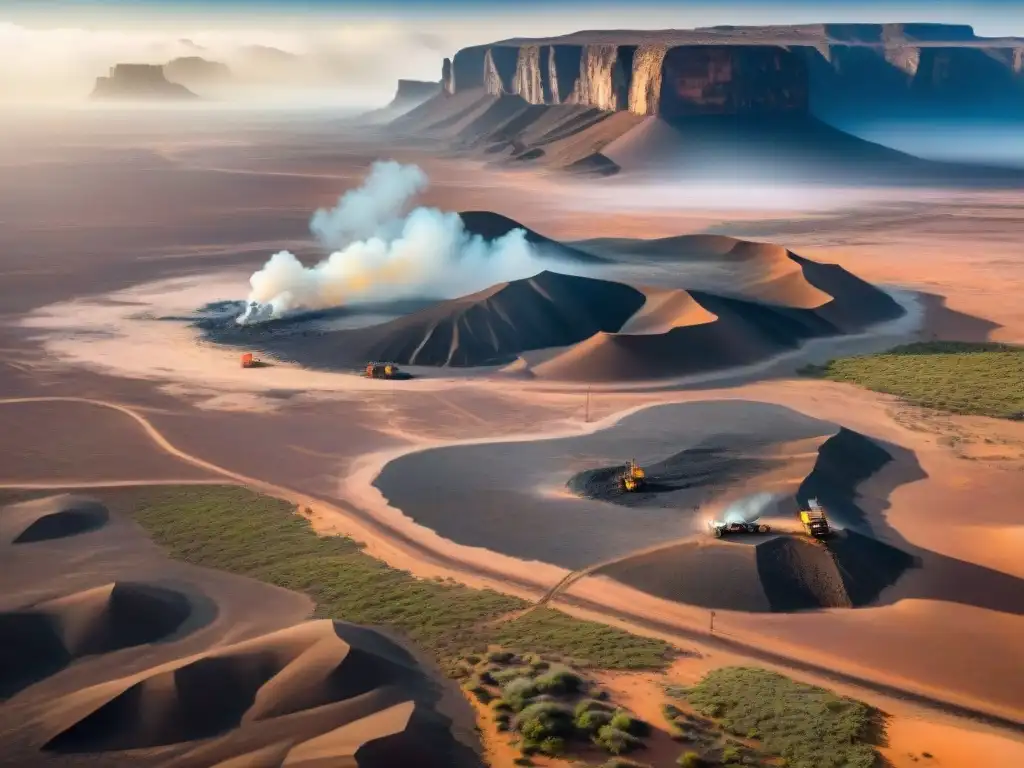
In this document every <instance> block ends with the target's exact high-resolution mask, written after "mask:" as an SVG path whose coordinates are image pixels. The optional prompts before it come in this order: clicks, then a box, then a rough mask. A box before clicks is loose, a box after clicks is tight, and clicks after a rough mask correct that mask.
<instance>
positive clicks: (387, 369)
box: [364, 363, 399, 379]
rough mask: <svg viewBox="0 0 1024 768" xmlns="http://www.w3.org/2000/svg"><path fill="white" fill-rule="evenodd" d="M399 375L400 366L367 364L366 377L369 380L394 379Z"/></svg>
mask: <svg viewBox="0 0 1024 768" xmlns="http://www.w3.org/2000/svg"><path fill="white" fill-rule="evenodd" d="M398 373H399V371H398V366H397V365H395V364H394V363H367V364H366V369H365V372H364V375H365V376H366V378H368V379H394V378H397V377H398Z"/></svg>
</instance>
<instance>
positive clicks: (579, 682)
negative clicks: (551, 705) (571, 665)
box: [534, 667, 583, 696]
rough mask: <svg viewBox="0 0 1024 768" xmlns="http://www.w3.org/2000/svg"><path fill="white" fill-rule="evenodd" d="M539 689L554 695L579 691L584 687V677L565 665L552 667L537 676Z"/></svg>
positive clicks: (536, 681) (536, 680)
mask: <svg viewBox="0 0 1024 768" xmlns="http://www.w3.org/2000/svg"><path fill="white" fill-rule="evenodd" d="M534 682H535V683H536V685H537V690H538V691H540V692H541V693H547V694H551V695H553V696H564V695H565V694H568V693H577V692H578V691H579V690H580V689H581V688H582V687H583V678H582V677H580V676H579V675H577V674H576V673H575V672H573V671H572V670H571V669H566V668H564V667H559V668H552V669H550V670H548V671H547V672H545V673H543V674H542V675H540V676H539V677H537V678H535V680H534Z"/></svg>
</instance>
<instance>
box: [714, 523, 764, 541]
mask: <svg viewBox="0 0 1024 768" xmlns="http://www.w3.org/2000/svg"><path fill="white" fill-rule="evenodd" d="M708 530H709V531H711V533H712V534H713V535H714V537H715V538H716V539H720V538H722V537H723V536H728V535H731V534H736V533H771V530H772V529H771V526H769V525H764V524H761V523H744V522H735V521H734V522H731V523H724V522H721V521H719V520H708Z"/></svg>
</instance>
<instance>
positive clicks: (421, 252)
mask: <svg viewBox="0 0 1024 768" xmlns="http://www.w3.org/2000/svg"><path fill="white" fill-rule="evenodd" d="M415 170H416V169H410V168H408V167H402V166H397V165H396V164H390V165H388V164H381V165H380V166H378V167H376V168H375V170H374V171H373V172H372V173H371V176H370V177H369V178H368V179H367V181H366V183H365V186H364V188H363V189H362V190H358V191H359V192H360V193H362V194H364V195H366V196H368V197H370V198H376V199H375V201H374V202H375V203H377V204H379V206H380V207H381V208H382V209H383V210H384V213H382V214H381V215H380V217H379V218H381V220H382V221H383V222H384V223H382V224H379V225H378V226H377V228H376V230H374V231H378V230H379V231H381V232H385V233H386V232H394V231H396V230H401V231H402V234H401V235H399V236H397V239H394V240H391V241H386V240H379V239H370V240H365V241H353V240H352V238H353V237H355V236H356V235H355V228H356V226H363V227H365V226H366V224H365V223H364V222H358V223H352V222H350V221H349V219H350V218H351V217H350V214H349V212H348V211H347V207H349V202H348V201H347V196H346V198H342V201H341V202H340V203H339V207H338V208H337V209H336V210H335V211H334V212H332V213H331V214H330V216H333V217H334V220H335V224H336V225H337V227H338V229H339V231H340V230H344V229H346V227H347V228H348V229H350V230H352V232H350V233H349V235H347V237H348V240H345V238H343V242H348V245H346V246H345V247H344V248H343V249H342V250H340V251H336V252H335V253H333V254H332V255H331V256H330V257H328V259H326V260H325V261H322V262H321V263H320V264H318V265H316V266H313V267H304V266H303V265H302V264H301V263H299V262H298V260H297V259H296V258H295V257H294V256H293V255H291V254H290V253H287V252H282V253H279V254H276V255H275V256H273V257H272V258H271V260H270V261H268V262H267V264H266V266H265V267H264V268H263V269H262V270H260V271H259V272H257V273H255V274H254V275H253V277H252V280H251V283H252V289H253V290H252V292H251V294H250V296H249V299H248V301H247V303H246V304H244V305H243V304H231V303H227V304H226V305H222V306H216V307H209V308H206V310H205V311H204V313H203V315H202V316H201V317H199V318H198V319H197V320H196V321H195V325H196V326H197V327H198V328H199V329H200V330H201V331H202V332H203V333H204V334H205V335H206V338H208V339H210V340H212V341H215V342H219V343H222V344H231V345H235V346H239V347H243V348H246V349H255V350H258V351H260V352H262V353H264V354H266V355H269V356H270V357H272V358H274V359H276V360H280V361H285V362H289V363H294V364H298V365H301V366H303V367H306V368H313V369H321V370H341V371H353V372H354V371H359V370H364V369H365V368H366V366H367V365H368V364H371V363H373V362H375V361H383V362H388V363H392V364H394V365H396V366H401V367H403V368H410V369H411V370H410V371H409V373H410V375H414V376H417V377H420V376H427V377H429V376H431V375H433V376H437V375H440V374H442V373H443V374H445V375H450V374H451V373H452V372H453V371H455V370H456V369H458V370H459V371H460V373H462V374H463V375H472V374H474V373H478V374H479V373H482V374H484V375H494V374H500V375H513V376H515V377H517V378H520V379H536V380H540V381H552V382H558V381H560V382H579V383H595V384H596V383H600V384H614V383H617V382H630V383H636V382H649V381H659V380H666V379H679V378H684V377H688V376H695V375H700V374H707V373H709V372H718V371H723V370H728V369H733V368H740V367H744V366H751V365H755V364H759V363H763V362H765V361H768V360H771V359H772V358H774V357H777V356H779V355H782V354H787V353H792V352H794V351H796V350H799V349H800V347H801V346H802V345H803V344H805V343H806V342H808V341H810V340H813V339H821V338H828V337H842V336H846V335H851V334H860V333H863V332H870V330H871V329H872V328H873V327H874V326H877V325H880V324H884V323H888V322H891V321H894V320H898V319H900V318H902V317H904V316H905V314H906V310H905V309H904V307H903V306H902V305H901V304H900V303H898V302H897V301H896V300H895V299H894V298H893V297H892V296H891V295H890V294H888V293H887V292H886V291H884V290H882V289H880V288H878V287H876V286H873V285H871V284H870V283H867V282H865V281H864V280H861V279H860V278H858V277H856V276H855V275H853V274H851V273H850V272H848V271H846V270H845V269H843V268H841V267H839V266H836V265H833V264H823V263H820V262H816V261H813V260H811V259H807V258H804V257H801V256H798V255H796V254H794V253H792V252H790V251H788V250H787V249H785V248H784V247H782V246H778V245H773V244H768V243H754V242H747V241H743V240H736V239H733V238H726V237H715V236H704V235H694V236H682V237H676V238H664V239H661V240H658V241H629V240H619V241H615V242H614V243H608V242H595V243H593V244H589V245H588V244H587V243H584V244H582V245H581V246H574V245H571V244H570V245H565V244H561V243H558V242H556V241H554V240H551V239H549V238H546V237H544V236H542V235H540V234H538V233H536V232H533V231H531V230H529V229H527V228H525V227H522V226H521V225H519V224H518V223H517V222H514V221H512V220H510V219H508V218H506V217H503V216H500V215H498V214H493V213H487V212H481V211H476V212H469V213H464V214H459V215H456V214H441V213H440V212H438V211H428V210H427V209H416V210H415V211H413V212H412V213H411V214H409V215H408V218H406V219H404V220H403V219H400V218H396V217H397V216H399V211H400V210H401V207H402V205H403V204H404V202H403V201H404V200H405V198H406V197H408V196H409V195H411V194H412V190H415V189H418V188H419V186H420V185H421V184H422V183H424V182H422V180H419V178H418V177H416V176H415V174H414V171H415ZM410 175H411V176H412V179H413V183H412V186H410V187H408V189H399V190H398V192H397V197H399V198H402V200H400V201H399V202H398V203H395V202H394V201H393V200H391V199H389V198H388V196H387V195H384V194H382V193H380V192H379V187H381V186H383V185H385V184H397V185H399V186H401V184H403V183H407V181H406V178H407V177H409V176H410ZM352 194H353V193H349V195H352ZM322 213H323V212H321V213H318V214H317V216H318V217H321V214H322ZM328 218H330V217H328ZM316 221H317V218H316V217H315V218H314V229H316V228H317V226H316ZM339 222H340V223H339ZM439 233H440V234H444V235H445V237H448V236H450V237H451V238H454V240H452V239H450V238H449V239H448V240H443V238H442V240H443V242H442V243H441V244H438V241H437V237H438V235H439ZM362 234H363V235H364V236H365V234H366V233H365V232H362ZM383 237H388V235H386V234H385V235H383ZM588 248H589V249H590V250H588ZM669 267H675V269H669ZM624 270H625V271H630V270H631V271H632V273H633V274H647V275H649V276H650V277H651V279H652V284H646V283H645V282H641V281H639V280H638V281H635V282H634V281H630V282H626V281H624V280H622V279H613V278H618V277H619V275H621V274H622V272H623V271H624ZM449 274H455V275H457V278H456V279H455V280H454V285H455V286H458V285H459V284H465V285H467V287H469V286H471V285H474V283H475V284H476V285H479V286H480V287H481V289H480V290H476V291H475V292H471V293H466V294H464V295H459V296H456V297H453V298H440V299H432V298H431V296H438V295H440V296H444V295H445V292H446V293H447V295H449V296H450V295H451V294H452V293H453V292H454V289H453V283H452V281H447V282H446V275H449ZM501 274H508V275H509V277H510V279H509V280H507V281H503V282H498V283H490V281H489V280H488V278H490V279H493V277H494V276H496V275H501ZM483 284H486V285H483ZM693 284H696V285H698V286H706V288H701V289H699V290H698V289H693V288H692V287H690V286H691V285H693ZM439 292H440V293H439Z"/></svg>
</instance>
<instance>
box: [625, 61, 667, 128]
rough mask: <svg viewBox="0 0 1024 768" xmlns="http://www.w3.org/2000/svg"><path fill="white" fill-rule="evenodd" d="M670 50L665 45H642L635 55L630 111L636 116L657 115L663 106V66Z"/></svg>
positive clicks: (630, 90)
mask: <svg viewBox="0 0 1024 768" xmlns="http://www.w3.org/2000/svg"><path fill="white" fill-rule="evenodd" d="M667 52H668V49H667V48H666V47H665V46H664V45H641V46H640V47H639V48H637V51H636V53H635V54H633V77H632V80H631V81H630V84H629V111H630V112H632V113H633V114H634V115H656V114H658V106H659V105H660V104H661V79H662V65H663V64H664V62H665V54H666V53H667Z"/></svg>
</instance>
